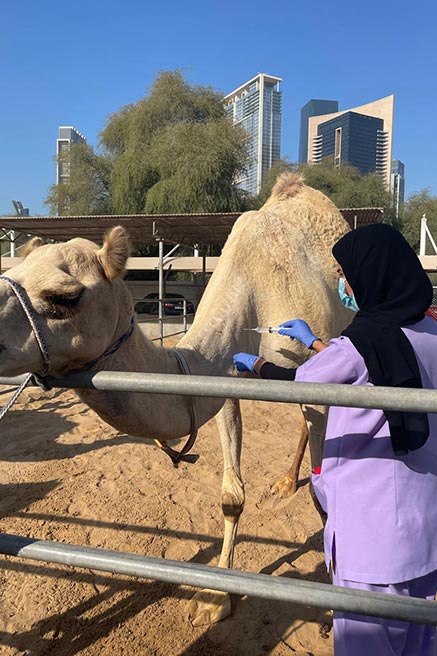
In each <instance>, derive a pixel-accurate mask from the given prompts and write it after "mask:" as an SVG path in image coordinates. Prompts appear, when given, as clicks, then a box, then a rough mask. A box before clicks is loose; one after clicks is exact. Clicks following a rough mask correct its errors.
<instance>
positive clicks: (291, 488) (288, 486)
mask: <svg viewBox="0 0 437 656" xmlns="http://www.w3.org/2000/svg"><path fill="white" fill-rule="evenodd" d="M307 444H308V427H307V423H306V421H305V417H304V416H303V415H302V421H301V425H300V437H299V444H298V445H297V450H296V453H295V456H294V459H293V464H292V465H291V467H290V469H289V470H288V471H287V473H286V474H285V475H284V476H282V477H281V478H280V479H278V480H277V481H276V483H274V484H273V485H272V487H271V492H272V494H278V495H279V496H281V497H288V496H290V495H292V494H294V493H295V492H297V484H298V482H299V472H300V466H301V464H302V460H303V457H304V454H305V449H306V447H307Z"/></svg>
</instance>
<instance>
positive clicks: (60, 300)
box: [48, 291, 82, 309]
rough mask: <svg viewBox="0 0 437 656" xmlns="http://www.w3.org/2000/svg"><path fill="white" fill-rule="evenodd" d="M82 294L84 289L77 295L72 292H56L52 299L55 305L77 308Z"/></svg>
mask: <svg viewBox="0 0 437 656" xmlns="http://www.w3.org/2000/svg"><path fill="white" fill-rule="evenodd" d="M81 296H82V291H81V292H80V293H79V294H76V295H71V294H66V295H63V294H54V295H53V296H52V297H51V298H50V299H48V300H50V301H51V302H52V304H53V305H58V306H60V307H64V308H70V309H72V308H75V307H76V305H77V304H78V303H79V301H80V297H81Z"/></svg>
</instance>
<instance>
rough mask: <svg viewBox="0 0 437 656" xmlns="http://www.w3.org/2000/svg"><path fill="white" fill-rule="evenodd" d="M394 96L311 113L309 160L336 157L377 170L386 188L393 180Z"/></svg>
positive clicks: (364, 169) (368, 170)
mask: <svg viewBox="0 0 437 656" xmlns="http://www.w3.org/2000/svg"><path fill="white" fill-rule="evenodd" d="M393 112H394V96H393V95H391V96H386V97H385V98H381V99H379V100H375V101H374V102H371V103H367V104H366V105H360V106H359V107H353V108H352V109H347V110H342V111H337V112H333V113H331V114H323V115H320V116H310V117H309V118H308V144H307V158H306V161H307V162H308V163H311V164H316V163H318V162H320V161H321V160H322V159H323V158H324V157H329V156H331V157H333V158H334V161H335V164H336V166H341V164H342V162H343V163H347V164H350V165H351V166H354V167H355V168H357V169H358V170H359V171H361V172H362V173H378V174H379V175H381V177H382V178H383V179H384V182H385V185H386V187H387V189H389V188H390V182H391V161H392V160H391V157H392V142H393Z"/></svg>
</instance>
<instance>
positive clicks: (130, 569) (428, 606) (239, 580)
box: [0, 534, 437, 625]
mask: <svg viewBox="0 0 437 656" xmlns="http://www.w3.org/2000/svg"><path fill="white" fill-rule="evenodd" d="M0 552H1V553H4V554H6V555H9V556H18V557H20V558H30V559H32V560H40V561H44V562H49V563H59V564H62V565H71V566H74V567H86V568H89V569H93V570H100V571H104V572H113V573H115V574H127V575H129V576H135V577H139V578H146V579H152V580H155V581H164V582H167V583H177V584H180V585H190V586H193V587H199V588H210V589H213V590H223V591H225V592H230V593H234V594H239V595H249V596H255V597H260V598H262V599H272V600H274V601H287V602H292V603H298V604H302V605H304V606H315V607H322V608H323V607H324V608H332V609H334V610H340V611H348V612H352V613H358V614H361V615H373V616H376V617H388V618H392V619H399V620H404V621H407V622H416V623H419V624H432V625H435V624H437V604H436V603H435V602H433V601H427V600H424V599H414V598H411V597H410V598H406V597H397V596H395V595H385V594H381V593H376V592H364V591H363V590H353V589H351V588H340V587H337V586H333V585H329V584H327V583H312V582H311V581H299V580H297V579H286V578H283V577H276V576H269V575H267V574H250V573H248V572H239V571H237V570H232V569H223V568H221V567H211V566H209V565H199V564H197V563H183V562H178V561H175V560H166V559H164V558H151V557H146V556H139V555H137V554H131V553H123V552H119V551H110V550H107V549H93V548H91V547H81V546H76V545H72V544H62V543H60V542H48V541H46V540H33V539H30V538H23V537H21V536H18V535H8V534H0Z"/></svg>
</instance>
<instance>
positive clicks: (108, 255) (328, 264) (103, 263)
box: [0, 174, 349, 625]
mask: <svg viewBox="0 0 437 656" xmlns="http://www.w3.org/2000/svg"><path fill="white" fill-rule="evenodd" d="M347 230H348V227H347V224H346V222H345V221H344V219H343V218H342V216H341V214H340V213H339V211H338V210H337V209H336V207H335V206H334V205H333V204H332V203H331V202H330V201H329V200H328V199H327V198H326V197H325V196H324V195H323V194H321V193H320V192H318V191H315V190H314V189H311V188H309V187H307V186H305V185H304V183H303V181H302V179H301V178H300V177H299V176H296V175H293V174H283V175H282V176H281V177H280V178H279V179H278V181H277V183H276V185H275V187H274V189H273V192H272V195H271V197H270V199H269V200H268V201H267V203H266V204H265V205H264V206H263V208H262V209H261V210H259V211H257V212H247V213H245V214H243V215H242V216H241V217H240V218H239V219H238V221H237V222H236V224H235V226H234V228H233V230H232V233H231V235H230V236H229V238H228V241H227V243H226V245H225V247H224V249H223V253H222V256H221V257H220V260H219V263H218V266H217V268H216V270H215V272H214V274H213V276H212V278H211V280H210V282H209V284H208V287H207V289H206V292H205V294H204V295H203V298H202V301H201V303H200V305H199V308H198V310H197V314H196V317H195V321H194V323H193V325H192V327H191V328H190V330H189V332H188V333H187V335H186V336H184V338H183V339H182V340H181V341H180V343H179V344H178V346H177V352H179V353H182V354H183V355H184V356H185V359H186V361H187V362H188V364H189V367H190V370H191V373H192V374H197V375H225V374H229V373H235V372H234V369H233V365H232V354H233V353H235V352H237V351H248V352H252V353H261V354H262V355H263V356H264V357H266V358H268V359H269V360H271V361H273V362H275V363H277V364H281V365H285V366H292V365H294V366H296V365H299V364H300V363H302V362H303V361H304V360H305V359H307V358H308V356H309V351H308V350H307V349H306V348H305V347H304V346H302V345H301V344H299V343H297V342H296V341H291V340H289V339H288V338H286V337H281V336H280V335H271V334H263V335H261V336H260V335H258V334H255V333H251V332H246V331H245V330H244V328H247V327H252V326H256V325H277V324H279V323H281V322H283V321H286V320H287V319H291V318H295V317H300V318H302V319H305V320H307V321H308V322H309V324H310V325H311V327H312V329H313V330H314V332H315V334H317V335H318V336H319V337H320V338H321V339H323V340H327V339H328V338H329V337H331V336H333V335H338V334H339V333H340V331H341V330H342V329H343V327H344V326H345V325H346V324H347V321H348V319H349V317H348V314H347V310H344V309H343V308H342V306H341V304H340V302H339V299H338V295H337V277H336V264H335V261H334V259H333V258H332V256H331V247H332V245H333V243H334V242H335V241H336V240H337V239H338V238H339V237H340V236H341V235H343V234H344V233H345V232H346V231H347ZM27 250H28V253H27V255H26V257H25V259H24V260H23V262H22V263H20V264H19V265H17V266H16V267H14V268H13V269H11V270H10V272H9V274H8V275H9V277H10V278H11V279H13V280H14V281H16V283H18V284H19V285H20V286H21V287H22V288H24V289H25V290H26V292H27V295H28V297H29V300H30V303H31V305H32V306H33V308H34V312H35V313H36V317H37V320H38V323H39V325H40V326H41V330H42V332H43V335H44V338H45V341H46V344H47V348H48V351H49V354H50V374H51V375H54V376H59V375H62V374H65V373H66V372H68V371H70V370H72V369H76V368H79V367H81V366H82V365H83V364H84V363H86V362H89V361H92V360H94V359H96V358H98V357H99V356H100V355H101V354H102V353H104V352H105V350H106V349H107V348H108V347H110V346H111V345H112V344H114V343H115V342H117V340H118V339H119V337H120V336H121V335H124V334H126V333H128V332H129V325H130V322H131V317H132V314H133V310H132V302H131V298H130V295H129V293H128V291H127V289H126V286H125V285H124V283H123V282H122V275H123V272H124V268H125V264H126V260H127V257H128V254H129V243H128V235H127V233H126V232H125V230H124V229H123V228H121V227H119V226H118V227H115V228H113V229H112V230H111V231H110V232H109V233H108V235H107V236H106V238H105V241H104V245H103V247H102V248H100V249H99V247H98V246H96V245H95V244H94V243H92V242H90V241H88V240H85V239H72V240H71V241H68V242H66V243H62V244H47V245H41V241H40V240H39V239H37V238H35V239H33V240H31V242H29V245H28V249H27ZM39 370H41V354H40V350H39V348H38V346H37V343H36V340H35V337H34V334H33V333H32V330H31V327H30V324H29V322H28V320H27V319H26V318H25V315H24V312H23V309H22V307H21V306H20V304H19V303H18V301H17V297H16V295H15V293H14V291H13V289H12V288H11V286H10V285H9V284H8V283H7V282H6V281H4V280H0V375H2V376H15V375H19V374H22V373H23V372H27V371H33V372H37V371H39ZM93 370H109V371H140V372H155V373H159V372H160V373H169V374H177V373H180V370H179V365H178V360H177V357H176V355H175V351H174V350H167V349H162V348H157V347H155V346H154V345H153V344H152V342H150V341H149V340H148V339H147V338H146V337H145V336H144V335H143V333H142V332H141V330H140V328H139V327H138V325H137V324H136V323H135V324H134V329H133V332H132V334H131V335H130V337H129V338H128V339H126V340H125V341H124V343H123V344H122V345H121V346H120V348H119V349H118V350H117V351H116V352H115V353H113V354H112V355H109V356H106V357H105V358H103V359H101V360H100V361H99V362H98V364H96V365H95V366H94V367H93ZM78 394H79V396H80V398H81V399H82V400H83V401H84V402H85V403H87V404H88V405H89V406H90V407H91V408H92V409H93V410H94V411H95V412H96V413H97V414H98V415H99V416H100V417H102V419H104V420H105V421H107V422H108V423H109V424H111V425H112V426H114V427H115V428H116V429H118V430H120V431H123V432H125V433H128V434H131V435H135V436H140V437H144V438H158V439H162V440H171V439H175V438H180V437H182V436H184V435H187V434H188V433H189V432H190V427H191V405H192V401H193V400H192V399H191V398H190V397H186V396H167V395H156V394H155V395H142V394H129V393H126V392H111V393H108V392H105V393H104V392H98V391H91V390H81V391H78ZM196 405H197V413H198V415H197V416H198V418H197V425H198V426H201V425H202V424H204V423H205V422H207V421H208V420H209V419H210V418H211V417H213V416H215V415H217V422H218V427H219V431H220V435H221V441H222V448H223V456H224V474H223V485H222V508H223V513H224V523H225V528H224V540H223V547H222V552H221V556H220V562H219V565H220V566H221V567H232V561H233V548H234V541H235V537H236V533H237V527H238V520H239V516H240V514H241V512H242V510H243V505H244V487H243V481H242V479H241V474H240V450H241V433H242V426H241V416H240V410H239V403H238V402H237V401H235V400H226V401H224V400H223V399H211V398H198V399H197V401H196ZM303 411H304V414H305V418H306V420H307V423H308V425H309V427H310V445H311V455H312V461H313V463H317V462H319V461H320V458H321V443H322V439H323V431H324V417H325V410H324V409H323V408H304V409H303ZM272 437H273V436H272ZM285 483H286V487H287V486H288V487H289V486H290V480H289V479H286V481H285ZM229 613H230V601H229V596H228V595H227V594H225V593H220V592H213V591H201V592H198V593H197V594H196V595H195V596H194V598H193V601H192V602H191V606H190V617H191V619H192V621H193V624H195V625H199V624H203V623H209V622H214V621H218V620H219V619H221V618H223V617H226V616H227V615H228V614H229Z"/></svg>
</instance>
